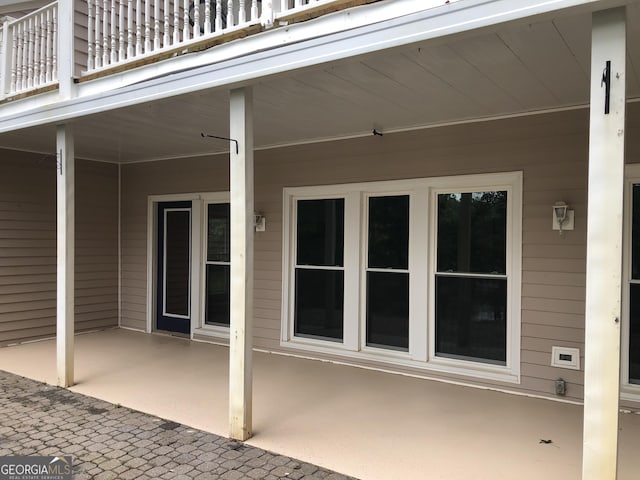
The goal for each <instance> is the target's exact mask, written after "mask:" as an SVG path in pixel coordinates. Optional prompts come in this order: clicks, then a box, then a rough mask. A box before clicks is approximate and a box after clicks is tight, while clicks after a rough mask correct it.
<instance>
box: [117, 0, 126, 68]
mask: <svg viewBox="0 0 640 480" xmlns="http://www.w3.org/2000/svg"><path fill="white" fill-rule="evenodd" d="M126 1H127V0H120V11H119V12H118V20H119V21H118V61H119V62H122V61H124V60H125V59H126V58H127V57H126V46H125V42H124V3H125V2H126Z"/></svg>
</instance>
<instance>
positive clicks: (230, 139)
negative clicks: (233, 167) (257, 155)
mask: <svg viewBox="0 0 640 480" xmlns="http://www.w3.org/2000/svg"><path fill="white" fill-rule="evenodd" d="M200 135H201V136H202V137H203V138H217V139H218V140H228V141H230V142H235V144H236V155H237V154H238V153H240V146H239V144H238V140H235V139H233V138H227V137H219V136H217V135H208V134H206V133H200Z"/></svg>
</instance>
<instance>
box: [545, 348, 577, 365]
mask: <svg viewBox="0 0 640 480" xmlns="http://www.w3.org/2000/svg"><path fill="white" fill-rule="evenodd" d="M551 366H552V367H560V368H571V369H573V370H580V349H579V348H569V347H551Z"/></svg>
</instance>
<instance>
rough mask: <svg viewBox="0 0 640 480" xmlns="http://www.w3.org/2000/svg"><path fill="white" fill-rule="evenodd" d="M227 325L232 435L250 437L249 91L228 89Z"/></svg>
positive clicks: (250, 162)
mask: <svg viewBox="0 0 640 480" xmlns="http://www.w3.org/2000/svg"><path fill="white" fill-rule="evenodd" d="M229 132H230V136H231V138H232V139H235V140H237V142H238V143H237V145H238V151H237V152H236V143H235V142H230V143H229V146H230V155H229V157H230V162H231V166H230V179H231V180H230V183H231V185H230V187H231V188H230V190H231V195H230V196H231V327H230V334H229V422H230V436H231V438H235V439H237V440H246V439H247V438H249V437H250V436H251V409H252V405H251V396H252V392H251V386H252V358H251V357H252V355H251V348H252V343H253V338H252V336H253V335H252V326H253V234H254V228H253V223H254V222H253V210H254V209H253V94H252V91H251V88H250V87H247V88H241V89H237V90H232V91H231V97H230V129H229Z"/></svg>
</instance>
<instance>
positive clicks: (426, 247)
mask: <svg viewBox="0 0 640 480" xmlns="http://www.w3.org/2000/svg"><path fill="white" fill-rule="evenodd" d="M495 190H501V191H507V192H508V194H507V195H508V197H507V198H508V200H507V263H506V267H507V278H508V283H507V285H508V286H507V309H508V310H507V334H506V335H507V338H506V341H507V358H506V365H494V364H490V363H481V362H475V361H470V360H459V359H451V358H443V357H436V356H435V336H434V334H435V305H434V288H433V284H434V282H433V278H434V275H435V262H434V260H435V239H436V236H435V235H436V233H437V232H436V231H435V228H434V227H435V223H434V222H435V219H436V210H435V209H436V208H437V204H436V202H435V201H434V200H435V199H436V198H437V197H436V196H435V195H437V193H438V192H444V191H448V192H453V191H495ZM386 195H409V197H410V200H409V209H410V211H409V218H410V224H409V302H410V304H409V351H408V352H404V351H398V350H391V349H385V348H380V347H373V346H367V345H366V332H365V328H366V288H365V287H366V276H365V274H364V272H365V271H366V255H367V249H366V248H367V245H366V243H367V203H368V198H369V197H370V196H386ZM328 198H344V199H345V244H344V252H345V253H344V271H345V292H344V299H345V304H344V341H343V342H341V343H340V342H329V341H323V340H318V339H310V338H302V337H296V336H294V333H293V316H294V301H295V291H294V287H295V285H294V283H293V282H294V268H295V259H296V251H295V245H296V228H297V226H296V218H297V216H296V203H297V200H307V199H328ZM283 209H284V212H283V271H282V277H283V289H282V290H283V295H282V323H281V339H280V345H281V346H282V347H285V348H288V349H295V350H302V351H307V352H317V353H322V354H326V355H332V356H338V357H344V358H350V359H356V360H364V361H374V362H378V363H386V364H391V365H396V366H407V367H412V368H419V369H424V370H429V371H433V372H438V373H447V374H457V375H463V376H471V377H475V378H482V379H487V380H495V381H502V382H508V383H520V332H521V326H520V324H521V285H522V172H505V173H491V174H478V175H463V176H451V177H438V178H420V179H410V180H392V181H383V182H369V183H353V184H343V185H326V186H311V187H291V188H285V189H284V190H283ZM356 225H357V226H358V228H353V227H354V226H356ZM354 298H356V299H358V300H357V301H349V299H354Z"/></svg>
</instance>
